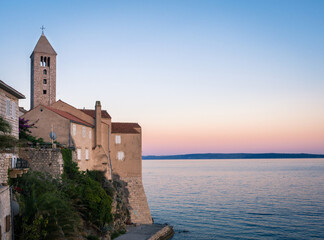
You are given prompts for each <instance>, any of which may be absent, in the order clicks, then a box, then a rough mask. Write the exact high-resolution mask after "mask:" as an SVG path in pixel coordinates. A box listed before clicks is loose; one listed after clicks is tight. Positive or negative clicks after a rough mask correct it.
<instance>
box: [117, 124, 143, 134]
mask: <svg viewBox="0 0 324 240" xmlns="http://www.w3.org/2000/svg"><path fill="white" fill-rule="evenodd" d="M135 128H141V126H140V125H139V124H138V123H120V122H113V123H111V132H112V133H140V132H139V131H138V130H136V129H135Z"/></svg>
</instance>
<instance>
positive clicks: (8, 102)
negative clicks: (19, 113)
mask: <svg viewBox="0 0 324 240" xmlns="http://www.w3.org/2000/svg"><path fill="white" fill-rule="evenodd" d="M6 112H7V116H10V100H9V99H7V108H6Z"/></svg>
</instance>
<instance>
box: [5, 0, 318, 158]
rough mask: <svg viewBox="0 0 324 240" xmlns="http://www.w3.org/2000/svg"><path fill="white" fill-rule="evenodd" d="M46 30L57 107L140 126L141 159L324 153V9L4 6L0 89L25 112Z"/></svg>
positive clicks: (238, 4)
mask: <svg viewBox="0 0 324 240" xmlns="http://www.w3.org/2000/svg"><path fill="white" fill-rule="evenodd" d="M42 25H44V27H45V35H46V37H47V39H48V40H49V41H50V43H51V44H52V46H53V47H54V49H55V50H56V52H57V53H58V55H57V79H56V81H57V100H58V99H62V100H63V101H65V102H67V103H69V104H71V105H73V106H75V107H77V108H83V107H85V108H94V104H95V101H96V100H100V101H101V104H102V108H103V109H106V110H107V111H108V112H109V114H110V115H111V116H112V120H113V121H115V122H117V121H126V122H138V123H139V124H140V125H141V126H142V132H143V155H151V154H155V155H165V154H184V153H241V152H243V153H261V152H285V153H300V152H305V153H324V1H321V0H319V1H314V0H305V1H298V0H284V1H282V0H271V1H270V0H268V1H266V0H264V1H258V0H255V1H252V0H246V1H243V0H242V1H239V0H236V1H231V0H223V1H217V0H213V1H208V0H204V1H201V0H196V1H191V0H163V1H162V0H160V1H159V0H156V1H123V0H114V1H111V0H106V1H72V0H70V1H44V0H43V1H33V0H29V1H17V0H12V1H5V0H0V79H1V80H3V81H4V82H6V83H7V84H9V85H10V86H12V87H14V88H15V89H17V90H18V91H20V92H22V93H23V94H25V96H26V100H21V101H20V105H21V106H23V107H25V108H26V109H29V102H30V58H29V57H30V54H31V53H32V51H33V49H34V47H35V45H36V43H37V41H38V39H39V37H40V35H41V30H40V27H41V26H42Z"/></svg>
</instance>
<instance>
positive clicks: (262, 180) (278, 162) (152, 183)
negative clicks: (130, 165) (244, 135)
mask: <svg viewBox="0 0 324 240" xmlns="http://www.w3.org/2000/svg"><path fill="white" fill-rule="evenodd" d="M143 183H144V188H145V192H146V196H147V199H148V203H149V207H150V210H151V214H152V217H153V219H154V222H155V223H168V224H170V225H172V226H173V228H174V231H175V235H174V236H173V238H172V239H173V240H184V239H324V159H237V160H219V159H217V160H216V159H215V160H143Z"/></svg>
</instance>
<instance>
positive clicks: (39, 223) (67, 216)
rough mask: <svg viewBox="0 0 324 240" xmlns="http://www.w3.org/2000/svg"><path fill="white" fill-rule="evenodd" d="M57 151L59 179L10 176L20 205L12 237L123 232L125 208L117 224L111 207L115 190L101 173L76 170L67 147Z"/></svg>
mask: <svg viewBox="0 0 324 240" xmlns="http://www.w3.org/2000/svg"><path fill="white" fill-rule="evenodd" d="M61 152H62V156H63V160H64V172H63V174H62V176H61V178H60V179H54V178H53V177H52V176H51V175H49V174H43V173H40V172H33V171H30V172H28V173H27V174H24V175H23V176H22V177H20V178H17V179H11V185H12V187H13V189H14V190H15V195H16V198H17V200H18V202H19V205H20V214H19V215H18V216H16V217H15V238H16V239H18V240H19V239H26V240H33V239H75V238H76V237H77V238H78V239H82V238H84V239H94V238H95V236H96V235H97V236H105V235H107V234H108V235H116V232H120V233H122V232H124V231H125V228H124V226H125V222H126V219H128V213H127V212H126V210H125V209H126V207H124V208H123V211H124V212H125V214H124V215H125V216H126V217H125V218H123V219H122V221H124V223H123V224H119V223H118V224H117V225H118V226H116V223H115V222H116V219H118V221H120V218H118V216H117V215H116V214H115V212H116V209H115V208H116V207H114V210H112V203H113V201H114V202H115V201H116V196H117V195H120V193H119V194H116V193H117V192H119V190H118V189H116V188H115V186H114V184H113V183H112V182H110V181H108V180H107V179H106V178H105V177H104V174H103V173H102V172H99V171H86V172H82V171H79V169H78V166H77V163H75V162H73V161H72V151H71V150H70V149H62V150H61ZM112 199H114V200H112ZM118 204H120V203H114V204H113V205H114V206H116V205H118ZM120 209H121V208H120ZM112 212H113V213H112ZM119 215H121V214H120V213H119ZM85 229H88V231H87V230H85ZM89 229H90V230H89Z"/></svg>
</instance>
